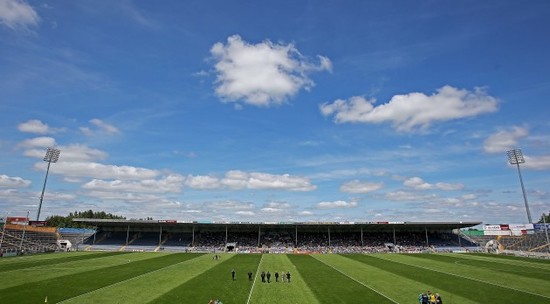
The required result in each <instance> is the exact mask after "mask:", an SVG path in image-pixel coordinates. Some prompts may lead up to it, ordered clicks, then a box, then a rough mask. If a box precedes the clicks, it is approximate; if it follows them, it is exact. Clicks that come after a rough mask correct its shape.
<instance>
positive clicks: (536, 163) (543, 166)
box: [521, 155, 550, 170]
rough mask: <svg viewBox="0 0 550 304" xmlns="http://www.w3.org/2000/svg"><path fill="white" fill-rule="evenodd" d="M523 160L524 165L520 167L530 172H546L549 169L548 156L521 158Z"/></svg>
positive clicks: (549, 159)
mask: <svg viewBox="0 0 550 304" xmlns="http://www.w3.org/2000/svg"><path fill="white" fill-rule="evenodd" d="M523 157H524V158H525V163H524V164H522V165H521V166H522V167H523V168H527V169H532V170H548V169H550V155H542V156H527V155H524V156H523Z"/></svg>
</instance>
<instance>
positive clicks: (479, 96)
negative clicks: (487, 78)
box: [320, 86, 498, 132]
mask: <svg viewBox="0 0 550 304" xmlns="http://www.w3.org/2000/svg"><path fill="white" fill-rule="evenodd" d="M375 102H376V100H375V99H371V100H368V99H365V98H364V97H361V96H355V97H351V98H350V99H349V100H342V99H338V100H335V101H334V102H332V103H328V102H327V103H323V104H321V105H320V110H321V113H322V114H323V115H325V116H329V115H333V116H334V121H335V122H336V123H373V124H380V123H385V122H389V123H391V124H392V126H393V127H394V128H395V129H396V130H398V131H402V132H411V131H413V130H415V129H422V130H424V129H427V128H428V127H429V126H430V125H431V124H433V123H435V122H440V121H449V120H453V119H460V118H466V117H473V116H477V115H480V114H483V113H490V112H495V111H497V109H498V101H497V99H496V98H494V97H492V96H489V95H487V93H486V92H485V91H484V90H483V89H481V88H475V89H474V90H473V91H468V90H464V89H462V90H461V89H457V88H454V87H451V86H444V87H442V88H440V89H438V90H437V92H436V93H435V94H432V95H429V96H428V95H426V94H424V93H409V94H406V95H395V96H393V97H392V98H391V100H390V101H389V102H388V103H385V104H381V105H378V106H375V105H374V104H375Z"/></svg>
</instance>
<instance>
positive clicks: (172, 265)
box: [58, 257, 197, 303]
mask: <svg viewBox="0 0 550 304" xmlns="http://www.w3.org/2000/svg"><path fill="white" fill-rule="evenodd" d="M194 258H197V257H194ZM187 262H188V260H183V261H181V262H179V263H176V264H170V265H168V266H165V267H161V268H158V269H155V270H153V271H149V272H146V273H142V274H140V275H137V276H135V277H131V278H128V279H126V280H122V281H118V282H116V283H113V284H111V285H107V286H103V287H101V288H98V289H96V290H91V291H88V292H86V293H82V294H79V295H77V296H75V297H72V298H69V299H65V300H63V301H60V302H58V303H64V302H67V301H71V300H75V299H78V298H81V297H85V296H86V295H88V294H90V293H92V292H101V291H102V290H103V289H106V288H111V287H115V286H118V285H121V284H125V283H127V282H129V281H132V280H139V279H141V278H142V277H144V276H147V275H151V274H154V273H157V272H160V271H164V270H166V269H168V268H171V267H177V266H179V265H181V264H183V263H187Z"/></svg>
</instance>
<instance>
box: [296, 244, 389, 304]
mask: <svg viewBox="0 0 550 304" xmlns="http://www.w3.org/2000/svg"><path fill="white" fill-rule="evenodd" d="M288 258H289V259H290V261H291V262H292V263H293V264H294V265H296V269H297V270H298V271H299V272H300V275H301V276H302V278H304V281H305V282H306V284H307V285H308V287H309V289H311V291H312V292H313V293H314V294H315V295H316V297H317V300H318V301H319V303H330V304H333V303H367V302H368V303H393V302H392V301H390V300H388V299H387V298H386V297H383V296H381V295H380V294H378V293H376V292H374V291H373V290H371V289H369V288H365V287H364V286H363V285H362V284H359V283H357V282H356V281H354V280H352V279H350V278H348V277H346V276H345V275H343V274H341V273H340V272H338V271H336V270H335V269H333V268H331V267H330V266H328V265H326V264H324V263H322V262H320V261H318V260H316V259H314V258H312V257H311V256H309V255H289V256H288Z"/></svg>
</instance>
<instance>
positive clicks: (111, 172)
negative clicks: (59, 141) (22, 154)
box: [34, 152, 159, 180]
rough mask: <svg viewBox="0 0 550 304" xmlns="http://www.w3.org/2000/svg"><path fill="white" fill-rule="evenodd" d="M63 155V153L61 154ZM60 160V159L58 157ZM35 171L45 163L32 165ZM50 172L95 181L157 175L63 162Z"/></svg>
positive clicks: (104, 166)
mask: <svg viewBox="0 0 550 304" xmlns="http://www.w3.org/2000/svg"><path fill="white" fill-rule="evenodd" d="M61 153H63V152H61ZM60 160H61V157H60ZM34 167H35V168H36V169H39V170H44V169H45V163H44V162H40V163H36V164H35V165H34ZM50 172H52V173H55V174H61V175H64V176H68V177H90V178H96V179H113V180H117V179H120V180H142V179H152V178H154V177H156V176H158V175H159V172H158V171H156V170H151V169H145V168H138V167H132V166H115V165H104V164H100V163H96V162H78V161H74V162H65V161H59V162H58V163H57V164H55V165H52V166H51V168H50Z"/></svg>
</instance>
